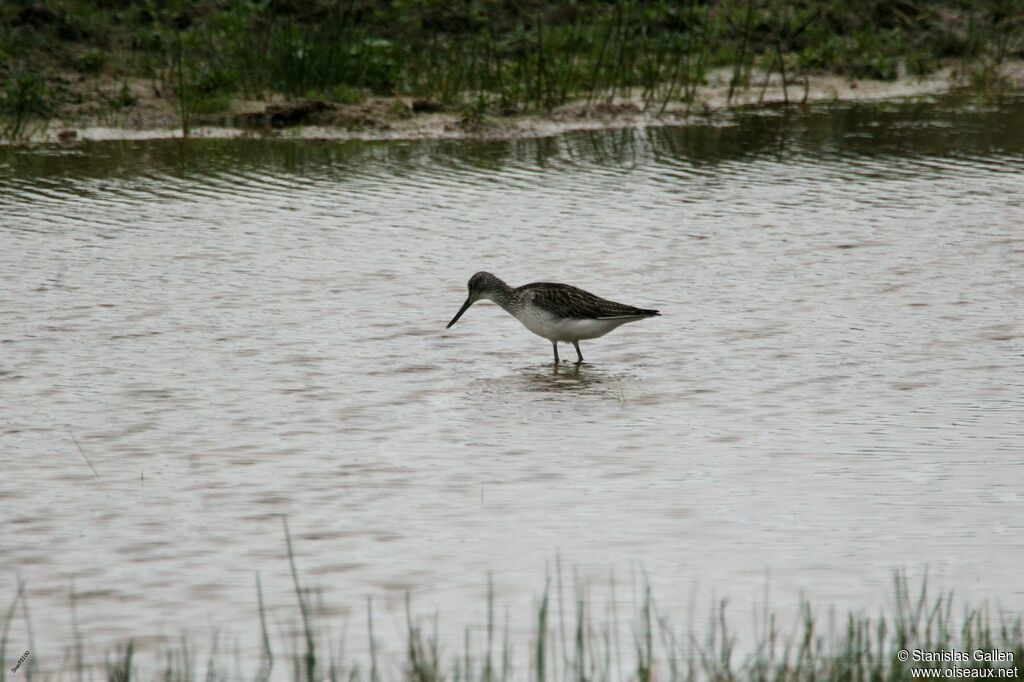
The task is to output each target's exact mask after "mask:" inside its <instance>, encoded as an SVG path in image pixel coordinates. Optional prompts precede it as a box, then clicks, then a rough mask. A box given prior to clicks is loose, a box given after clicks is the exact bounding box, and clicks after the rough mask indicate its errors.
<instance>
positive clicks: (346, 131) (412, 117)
mask: <svg viewBox="0 0 1024 682" xmlns="http://www.w3.org/2000/svg"><path fill="white" fill-rule="evenodd" d="M731 75H732V69H731V68H720V69H716V70H713V71H712V72H710V73H709V74H708V78H707V82H706V84H705V85H702V86H700V87H699V88H698V89H697V91H696V93H695V96H694V98H693V99H692V101H690V102H684V101H672V102H668V103H667V105H664V106H663V105H662V104H659V103H650V105H649V106H644V102H643V100H642V98H641V93H640V91H639V90H637V91H634V92H632V93H630V95H629V96H628V97H621V96H620V97H615V98H606V97H602V98H600V100H598V98H594V99H592V100H591V101H590V102H587V101H576V102H572V103H569V104H566V105H563V106H560V107H556V108H554V109H552V110H551V111H550V112H548V113H533V114H526V113H513V114H511V115H501V114H495V115H491V114H486V113H485V114H480V115H476V116H474V115H473V114H472V112H470V113H468V114H467V113H465V112H463V111H454V110H443V109H442V108H441V106H440V105H439V104H437V103H434V102H430V101H416V100H413V99H412V98H407V97H371V98H368V99H367V100H366V101H364V102H362V103H360V104H337V103H329V102H324V101H321V100H300V101H292V102H287V101H285V100H283V99H275V100H263V101H258V100H235V101H234V102H232V105H231V107H230V109H229V110H228V111H226V112H223V113H218V114H207V115H203V116H197V117H196V119H195V120H194V121H193V122H192V124H191V128H190V131H189V137H192V138H195V139H246V138H255V139H261V138H270V139H301V140H322V141H388V140H412V141H414V140H451V139H480V140H488V139H513V138H532V137H546V136H552V135H558V134H562V133H566V132H571V131H578V130H611V129H617V128H635V127H641V128H642V127H660V126H674V125H686V124H688V123H692V122H694V121H695V120H704V121H706V120H707V119H708V117H710V116H713V115H715V114H721V113H723V112H726V111H729V110H732V109H736V108H750V107H758V106H777V105H780V104H785V103H788V104H791V105H796V106H801V105H811V104H822V103H858V102H871V101H882V100H896V99H905V98H913V97H926V96H935V95H942V94H946V93H949V92H953V91H955V90H958V89H964V88H967V87H968V85H967V79H966V78H965V76H964V74H963V73H962V72H961V71H959V70H957V69H956V68H955V67H952V66H946V67H944V68H942V69H939V70H937V71H936V72H934V73H933V74H932V75H930V76H927V77H921V78H909V77H902V78H899V79H896V80H892V81H878V80H853V79H850V78H846V77H842V76H838V75H834V74H818V75H814V76H809V77H807V78H806V80H803V82H800V83H787V84H786V87H783V84H782V82H781V79H780V78H779V76H778V74H772V75H771V76H770V77H769V78H768V80H767V81H765V80H761V81H760V82H754V83H751V84H750V86H749V87H746V88H744V89H742V90H736V91H735V92H734V93H733V96H732V98H731V100H730V98H729V80H730V78H731ZM1000 75H1001V78H1002V79H1003V80H1004V81H1005V82H1006V83H1007V84H1008V89H1010V90H1020V89H1024V60H1014V61H1008V62H1006V63H1005V64H1004V65H1003V68H1002V70H1001V74H1000ZM88 85H89V86H91V92H92V93H94V94H95V95H97V96H98V95H101V94H102V92H103V88H102V87H101V86H100V85H98V84H94V83H90V84H88ZM126 85H127V87H129V88H130V90H131V94H132V97H133V99H134V100H135V101H136V104H135V105H134V106H132V107H131V108H130V109H127V110H125V111H123V112H115V113H110V112H106V113H101V112H98V111H97V106H98V103H97V102H96V101H89V100H88V99H87V98H85V97H83V103H82V105H80V106H79V108H78V110H77V111H74V110H73V111H71V112H70V113H71V115H66V116H65V117H63V118H59V117H55V118H53V119H51V120H50V121H48V122H46V123H44V124H37V126H36V127H35V128H34V129H33V130H32V131H31V132H30V133H29V134H28V135H27V136H26V137H25V138H24V139H22V140H19V141H16V142H15V141H10V140H2V141H0V146H8V147H17V146H38V145H47V144H64V145H69V144H75V143H77V142H87V141H88V142H96V141H133V140H160V139H174V138H182V137H183V133H182V128H181V125H180V119H179V118H178V116H177V109H176V107H175V103H174V102H173V101H172V100H171V99H169V98H166V97H162V96H160V95H159V93H154V92H153V87H152V84H151V83H150V82H149V81H145V80H142V79H136V80H134V81H129V82H127V84H126ZM119 87H120V86H119ZM82 90H85V87H83V88H82ZM94 99H95V98H94Z"/></svg>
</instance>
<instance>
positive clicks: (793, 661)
mask: <svg viewBox="0 0 1024 682" xmlns="http://www.w3.org/2000/svg"><path fill="white" fill-rule="evenodd" d="M285 538H286V547H287V550H288V561H289V567H290V571H291V577H292V584H293V587H294V595H295V601H296V605H297V616H298V618H297V626H296V627H294V628H293V629H291V631H290V632H289V633H288V634H286V635H284V640H285V641H283V642H282V641H278V640H275V638H274V637H272V636H271V634H270V631H269V629H268V626H267V620H268V619H267V614H266V609H265V606H264V592H263V587H262V584H261V582H260V579H259V575H258V574H257V575H256V602H257V605H258V606H257V607H256V610H257V611H258V616H259V625H260V628H259V631H260V636H259V641H258V649H259V651H260V652H261V653H260V655H259V660H253V661H246V662H244V663H243V662H241V661H239V660H238V654H237V647H236V648H235V649H234V651H235V655H234V661H233V664H229V663H227V661H228V660H231V658H232V657H231V656H228V655H226V654H225V652H223V651H221V650H220V647H219V637H218V636H217V635H214V637H213V638H212V640H211V642H209V643H208V644H207V645H205V646H197V645H195V644H194V643H193V642H191V641H189V640H188V639H182V640H181V642H180V644H179V645H177V646H170V647H168V648H166V649H165V650H164V651H162V652H158V653H157V654H156V657H155V659H154V660H156V661H163V663H162V664H160V663H158V664H156V665H157V668H158V669H148V667H146V666H143V665H140V664H139V660H138V655H139V650H138V649H137V648H136V646H135V643H134V641H132V640H129V641H127V642H124V643H122V644H121V645H119V646H117V647H115V650H114V651H113V652H108V653H107V655H106V656H105V657H104V659H103V661H104V664H103V667H104V676H105V678H106V679H107V680H110V681H112V682H113V681H123V682H127V681H128V680H131V679H140V677H141V679H158V678H162V679H163V680H165V682H184V681H186V680H195V679H198V678H199V677H200V676H202V677H205V679H207V680H218V679H252V680H254V681H257V682H264V681H266V680H270V679H291V680H294V681H295V682H320V681H323V680H330V681H332V682H334V681H337V680H346V681H348V682H360V681H364V680H365V681H366V682H381V681H382V680H391V679H398V680H401V681H403V682H441V681H443V680H450V681H451V682H473V681H477V680H478V681H479V682H499V681H501V682H507V681H511V680H530V681H535V682H546V681H551V682H569V681H570V680H571V681H573V682H591V681H592V682H612V681H615V680H634V681H636V682H653V681H654V680H664V681H666V682H695V681H697V680H709V681H727V680H756V681H759V682H803V681H810V680H835V681H837V682H839V681H842V682H861V681H863V682H887V681H893V682H895V681H907V680H911V679H913V678H914V674H913V673H912V669H913V668H917V669H918V670H920V669H931V670H937V671H938V674H936V675H935V676H936V677H945V678H954V677H957V678H959V677H971V676H984V674H982V673H978V672H975V673H974V674H973V675H972V674H971V670H974V671H985V670H994V671H995V672H994V674H993V676H994V677H1003V676H1009V677H1014V676H1016V675H1014V674H1013V669H1014V668H1019V666H1020V665H1021V661H1022V660H1024V624H1022V619H1021V616H1020V615H1014V616H1011V617H1007V616H1006V615H1004V614H1001V613H999V612H996V613H993V612H991V611H990V610H989V608H988V606H987V605H982V606H975V607H965V608H963V610H962V611H960V610H959V609H957V610H956V612H954V600H953V597H952V595H951V594H948V593H947V594H940V595H938V596H935V595H931V594H929V592H928V586H927V580H924V581H922V582H921V584H920V586H918V587H915V588H914V589H911V586H910V585H909V584H908V580H907V578H906V576H904V575H902V574H897V575H896V576H895V581H894V584H893V592H892V594H891V600H890V601H891V602H892V604H893V606H892V607H891V609H890V612H889V613H881V614H879V615H877V616H870V615H866V614H864V613H847V614H837V613H836V612H835V611H834V610H829V611H828V612H826V614H824V616H823V614H822V611H821V610H820V609H817V608H814V607H812V605H811V604H810V603H808V602H806V601H803V602H802V603H801V605H800V610H799V616H798V618H796V622H795V623H793V624H791V625H783V624H782V623H780V622H779V621H778V619H777V618H776V616H775V615H774V614H773V613H772V612H770V611H769V610H768V608H767V607H766V606H764V607H761V608H755V610H754V623H753V624H752V627H747V628H745V629H744V630H743V632H750V633H752V634H751V635H749V636H746V637H741V636H739V635H738V634H736V631H734V630H733V629H732V626H731V624H730V622H729V618H727V607H728V604H727V602H726V601H721V602H719V603H718V604H717V606H715V608H713V609H711V614H710V618H709V620H708V622H707V624H706V625H705V626H702V627H699V628H698V629H697V630H694V629H693V624H692V623H691V624H690V627H689V628H688V629H681V628H680V627H679V623H678V622H677V621H676V620H673V618H672V617H670V614H668V613H665V612H663V611H662V610H661V609H660V608H659V606H658V604H657V602H656V601H655V599H654V597H653V595H652V591H651V587H650V585H648V584H646V583H645V582H644V581H642V580H639V581H638V580H637V579H636V577H635V576H634V579H633V580H632V581H631V585H632V588H631V589H630V590H629V594H628V595H626V594H616V583H615V580H614V579H612V580H610V582H609V585H610V588H609V594H608V597H607V599H605V600H603V601H599V600H598V599H597V598H596V597H595V596H594V590H593V589H592V586H591V585H590V584H589V583H586V582H581V581H579V580H576V581H574V583H573V584H571V585H568V586H567V585H566V581H564V580H563V573H562V569H561V564H560V563H556V569H555V572H554V575H553V576H550V577H549V578H548V579H547V580H546V581H545V584H544V589H543V592H542V593H541V596H540V598H539V600H537V601H536V602H535V604H534V606H533V609H532V613H531V614H530V620H531V621H532V626H531V627H530V630H531V633H532V634H531V635H530V638H529V641H528V642H527V641H523V642H520V641H518V638H515V637H514V636H513V635H511V634H510V629H509V612H508V610H507V609H504V610H502V611H501V612H499V611H498V609H497V605H496V603H495V595H494V589H493V587H491V586H490V582H488V590H487V599H486V602H485V603H484V604H483V605H482V608H481V609H479V611H480V613H478V614H477V616H478V621H479V622H474V623H472V624H467V625H466V626H465V629H464V631H463V632H464V635H463V637H462V638H461V641H441V640H442V637H441V635H440V634H439V624H438V619H437V617H436V616H434V617H433V618H423V617H417V616H415V615H414V614H413V610H412V606H411V600H410V598H409V597H408V596H407V597H406V601H405V630H406V635H405V642H404V646H403V647H402V649H401V650H402V651H404V655H401V656H398V660H391V659H384V657H382V656H381V655H380V654H379V653H378V645H379V643H378V640H377V638H376V636H375V634H374V610H373V602H372V601H370V600H368V601H367V606H366V612H365V616H364V617H357V618H356V620H357V621H358V623H357V625H355V626H352V625H351V624H350V625H348V626H346V628H345V630H346V631H355V632H356V633H358V634H357V635H356V636H354V637H353V639H358V640H359V642H358V643H357V646H361V645H363V644H365V645H366V648H365V649H363V651H364V652H365V653H363V654H361V655H356V656H348V655H346V653H345V651H346V649H345V644H346V642H345V639H346V635H345V634H344V633H343V634H341V635H340V636H337V635H334V636H332V635H330V634H328V630H327V628H326V627H325V626H324V624H323V623H322V622H320V614H321V612H322V608H323V600H322V595H321V594H320V592H319V591H317V590H312V589H309V588H307V587H304V586H303V584H302V580H301V579H300V576H299V571H298V568H297V565H296V560H295V554H294V552H293V549H292V541H291V536H290V534H289V533H288V527H287V524H286V525H285ZM552 583H554V584H553V585H552ZM638 583H639V585H640V586H639V587H638ZM570 591H571V594H567V592H570ZM765 601H766V602H767V595H766V600H765ZM19 615H20V617H22V618H24V620H25V625H26V629H27V630H28V632H31V626H30V623H29V609H28V604H27V597H26V590H25V587H24V585H23V584H19V586H18V591H17V595H16V596H15V597H14V599H13V601H12V602H11V604H10V605H9V607H8V608H7V610H6V619H5V621H4V625H3V629H2V631H0V660H4V661H7V660H8V659H9V656H8V653H9V650H10V649H11V641H10V632H11V626H12V621H14V620H15V619H16V618H18V617H19ZM364 618H365V619H364ZM71 623H72V627H73V629H74V633H75V634H74V645H73V646H72V647H71V648H70V649H69V650H68V652H66V654H65V656H64V659H63V660H64V664H63V668H62V669H61V670H60V671H53V670H51V671H49V672H47V673H46V674H43V675H40V671H38V670H35V671H34V666H35V665H36V663H35V658H36V657H33V658H30V659H29V663H28V667H27V669H26V670H25V671H24V672H25V674H26V676H27V677H28V678H29V679H31V677H33V672H34V673H35V676H36V677H37V678H39V677H43V678H47V677H49V678H59V679H74V680H78V681H80V680H83V679H94V678H95V675H94V672H95V671H93V670H92V667H94V664H93V665H90V663H89V662H87V661H86V657H85V655H84V653H83V638H82V636H81V634H80V633H79V631H78V619H77V614H76V609H75V594H74V588H73V587H72V594H71ZM140 634H141V633H140ZM513 640H516V641H513ZM32 648H33V649H35V647H34V646H33V647H32ZM905 650H909V651H911V652H912V651H914V650H921V651H926V652H941V651H956V652H966V654H967V656H968V660H945V659H941V657H935V659H936V660H931V661H925V662H916V663H915V662H914V661H911V662H906V661H904V660H901V656H900V655H899V652H900V651H905ZM977 650H980V651H982V652H991V651H993V650H995V651H999V652H1005V654H1009V655H1012V659H1009V660H1007V658H1006V657H1005V656H1004V658H1003V659H1002V660H992V659H991V658H988V659H982V657H977V656H973V655H972V654H973V652H975V651H977ZM391 651H395V649H391ZM17 653H18V652H15V654H17ZM15 657H16V656H15ZM52 658H53V657H51V659H52ZM5 668H6V665H5V666H4V667H3V668H0V682H2V681H3V680H4V679H5V674H6V669H5ZM954 668H959V669H960V670H958V671H956V672H955V673H954V672H952V669H954ZM1000 669H1005V670H1003V671H1002V672H1000ZM947 671H950V672H947ZM1007 673H1009V674H1008V675H1007ZM1018 675H1019V672H1018ZM918 676H926V675H921V674H920V673H919V674H918Z"/></svg>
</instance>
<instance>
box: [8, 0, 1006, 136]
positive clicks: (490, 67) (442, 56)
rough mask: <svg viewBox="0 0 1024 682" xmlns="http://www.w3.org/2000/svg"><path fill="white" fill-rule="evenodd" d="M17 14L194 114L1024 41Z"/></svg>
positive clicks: (275, 8)
mask: <svg viewBox="0 0 1024 682" xmlns="http://www.w3.org/2000/svg"><path fill="white" fill-rule="evenodd" d="M0 19H3V20H4V21H3V22H0V24H4V25H5V28H4V29H3V30H0V55H2V54H4V53H8V54H25V55H33V60H32V61H33V64H34V66H33V69H32V73H33V74H34V75H36V76H37V77H41V76H43V75H44V74H47V73H50V72H53V71H54V70H56V69H67V68H70V69H72V70H77V71H79V72H81V73H89V74H97V73H99V72H101V71H102V72H106V73H109V74H111V75H114V76H115V77H123V76H125V75H137V76H149V77H153V78H155V79H157V80H159V81H161V82H162V83H164V84H169V85H171V86H172V87H170V88H165V91H167V92H168V94H170V95H172V96H173V97H175V98H177V101H178V108H179V113H180V116H181V120H182V128H183V130H184V131H186V132H187V130H188V128H189V126H190V123H191V120H192V119H193V118H194V116H195V115H196V114H199V113H204V112H212V111H217V110H222V109H226V108H227V107H228V106H229V105H230V102H231V99H232V98H233V97H238V96H244V97H249V98H264V97H268V96H271V95H278V96H284V97H286V98H303V97H310V96H314V97H321V96H322V97H323V98H324V99H329V100H331V101H335V102H341V103H353V102H358V101H360V100H361V99H362V97H363V96H364V95H363V93H364V92H365V93H374V94H379V95H407V96H412V97H419V98H424V99H431V100H436V101H439V102H441V103H444V104H445V105H447V106H449V107H451V108H452V109H453V110H456V111H458V110H460V109H462V108H464V107H467V106H468V107H470V108H471V110H472V111H473V112H476V111H480V110H482V109H484V108H486V109H487V113H488V114H491V113H495V114H499V115H500V114H506V113H515V112H523V111H535V110H550V109H553V108H555V107H558V106H560V105H562V104H565V103H567V102H569V101H574V100H579V99H586V100H587V101H588V102H595V101H597V102H600V101H605V100H612V99H614V98H616V97H621V96H624V95H627V94H634V95H638V96H639V99H640V101H642V102H643V106H645V107H647V108H652V107H657V108H660V109H662V110H663V109H664V108H665V106H666V105H667V104H668V103H669V102H672V101H682V102H689V101H691V100H692V99H693V97H694V96H695V93H696V89H697V87H698V86H699V85H701V84H702V83H704V81H705V79H706V78H707V74H708V72H709V70H710V69H712V68H716V67H723V66H724V67H731V68H732V77H731V79H730V83H729V87H730V93H729V98H730V100H731V99H732V96H733V94H734V93H735V92H736V91H737V90H739V89H746V88H750V87H756V86H757V84H756V83H754V80H756V79H757V78H759V77H760V76H759V74H761V73H764V75H765V76H767V75H771V74H778V75H779V77H780V78H781V82H782V84H783V86H784V87H785V88H787V93H786V99H787V100H788V99H789V98H790V97H789V93H788V87H789V86H790V85H791V84H793V85H797V86H799V84H801V83H803V82H804V79H805V78H806V75H807V73H809V72H811V71H817V70H825V71H831V72H835V73H839V74H843V75H846V76H849V77H851V78H877V79H883V80H890V79H894V78H896V77H897V76H898V75H900V74H901V73H903V72H907V73H910V74H913V75H924V74H927V73H930V72H932V71H934V70H935V69H936V68H938V66H939V65H940V64H941V63H942V62H943V61H949V60H962V61H964V62H969V63H970V64H975V63H976V64H978V65H979V68H978V69H975V68H974V67H973V66H969V65H962V66H961V68H960V71H961V72H963V73H971V72H973V71H977V72H979V73H980V74H981V75H980V76H978V77H976V78H975V79H974V82H975V83H976V85H978V87H982V88H991V87H996V86H998V85H1000V84H1002V81H1001V80H1000V79H999V78H998V77H996V76H995V75H994V74H997V73H998V70H999V67H1000V66H1001V65H1002V64H1003V63H1004V62H1005V60H1006V59H1007V58H1009V57H1012V56H1021V55H1022V53H1024V20H1022V19H1024V4H1022V3H1021V1H1020V0H942V1H941V2H921V1H920V0H903V1H902V2H898V3H892V2H888V1H885V0H867V1H860V2H856V1H854V0H834V1H833V2H829V3H820V2H811V1H810V0H800V1H798V2H787V1H783V0H712V1H711V2H704V1H703V0H683V1H682V2H668V1H667V0H620V1H619V2H601V1H598V0H578V1H576V2H572V3H541V2H531V3H525V4H523V3H513V2H508V1H507V0H472V1H471V2H466V3H455V4H453V3H449V2H443V1H442V0H390V1H389V2H385V3H370V2H367V1H366V0H353V1H351V2H339V1H337V0H313V1H311V2H308V3H297V2H266V1H257V0H224V1H223V2H220V3H198V2H192V1H188V0H175V1H172V2H167V3H155V2H147V3H125V4H123V5H120V6H117V7H112V8H110V9H109V10H103V11H99V10H97V9H96V8H95V6H94V5H93V4H92V3H86V2H84V1H82V0H68V1H67V2H62V3H59V4H56V5H54V7H53V8H48V7H44V6H41V5H40V6H34V5H33V6H24V7H22V8H21V9H18V7H16V6H5V8H3V9H2V10H0ZM484 100H486V101H487V102H488V103H489V104H488V106H487V107H482V106H481V105H480V103H481V102H483V101H484ZM470 118H472V117H470Z"/></svg>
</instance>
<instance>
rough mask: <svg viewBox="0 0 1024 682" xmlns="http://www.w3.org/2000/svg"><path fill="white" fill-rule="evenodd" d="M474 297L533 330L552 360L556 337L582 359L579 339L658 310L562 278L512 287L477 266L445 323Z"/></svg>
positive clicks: (652, 313)
mask: <svg viewBox="0 0 1024 682" xmlns="http://www.w3.org/2000/svg"><path fill="white" fill-rule="evenodd" d="M480 299H487V300H489V301H494V302H495V303H497V304H498V305H500V306H501V307H502V308H504V309H505V311H506V312H508V313H509V314H511V315H512V316H513V317H514V318H516V319H517V320H519V321H520V322H522V323H523V326H524V327H526V328H527V329H529V330H530V331H531V332H533V333H534V334H536V335H537V336H543V337H544V338H545V339H547V340H548V341H550V342H551V347H552V349H554V351H555V364H556V365H557V364H558V342H559V341H568V342H571V343H572V345H573V346H575V348H576V356H577V357H578V358H579V359H578V360H577V361H576V362H577V363H580V362H583V353H581V352H580V341H581V340H583V339H596V338H597V337H599V336H604V335H605V334H607V333H608V332H610V331H611V330H613V329H615V328H616V327H618V326H620V325H623V324H626V323H627V322H635V321H637V320H643V319H645V318H648V317H654V316H655V315H660V314H661V313H659V312H658V311H657V310H644V309H643V308H634V307H633V306H631V305H624V304H622V303H616V302H614V301H609V300H607V299H604V298H601V297H599V296H595V295H594V294H592V293H590V292H589V291H583V289H578V288H576V287H574V286H570V285H568V284H556V283H553V282H534V283H533V284H524V285H523V286H521V287H515V288H512V287H510V286H509V285H507V284H505V283H504V282H502V281H501V280H500V279H498V278H497V277H495V276H494V275H492V274H491V273H489V272H478V273H476V274H475V275H473V276H472V277H470V278H469V296H468V297H467V298H466V302H465V303H463V304H462V307H461V308H459V312H457V313H456V314H455V317H453V318H452V321H451V322H449V323H448V328H451V326H452V325H453V324H455V323H456V322H458V321H459V318H460V317H462V314H463V313H464V312H466V310H468V309H469V306H471V305H473V304H474V303H475V302H476V301H479V300H480Z"/></svg>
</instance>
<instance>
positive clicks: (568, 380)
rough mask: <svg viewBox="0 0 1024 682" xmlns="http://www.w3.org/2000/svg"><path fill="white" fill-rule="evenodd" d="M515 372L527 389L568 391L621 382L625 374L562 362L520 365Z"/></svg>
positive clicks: (579, 390)
mask: <svg viewBox="0 0 1024 682" xmlns="http://www.w3.org/2000/svg"><path fill="white" fill-rule="evenodd" d="M517 374H518V376H519V378H520V380H521V382H522V383H523V384H524V388H525V389H526V390H527V391H537V392H541V393H570V392H576V391H578V392H582V391H589V390H591V389H594V388H601V387H604V386H605V385H608V386H611V385H614V384H617V383H618V382H621V381H622V380H623V379H624V378H625V376H623V375H621V374H616V373H614V372H609V371H608V370H605V369H601V368H599V367H595V366H593V365H591V364H588V363H582V364H577V363H575V362H573V363H568V362H563V363H562V364H560V365H554V364H544V365H531V366H529V367H522V368H520V369H519V370H517Z"/></svg>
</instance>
